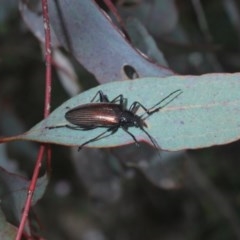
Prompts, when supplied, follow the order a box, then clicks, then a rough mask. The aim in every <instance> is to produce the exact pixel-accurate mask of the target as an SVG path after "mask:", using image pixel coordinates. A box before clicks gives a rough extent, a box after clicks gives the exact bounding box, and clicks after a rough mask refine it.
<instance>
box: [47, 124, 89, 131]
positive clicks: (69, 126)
mask: <svg viewBox="0 0 240 240" xmlns="http://www.w3.org/2000/svg"><path fill="white" fill-rule="evenodd" d="M64 127H66V128H70V129H74V130H84V129H83V128H80V127H79V126H72V125H68V124H65V125H56V126H50V127H46V128H47V129H54V128H64ZM90 129H93V128H90ZM86 130H89V129H86Z"/></svg>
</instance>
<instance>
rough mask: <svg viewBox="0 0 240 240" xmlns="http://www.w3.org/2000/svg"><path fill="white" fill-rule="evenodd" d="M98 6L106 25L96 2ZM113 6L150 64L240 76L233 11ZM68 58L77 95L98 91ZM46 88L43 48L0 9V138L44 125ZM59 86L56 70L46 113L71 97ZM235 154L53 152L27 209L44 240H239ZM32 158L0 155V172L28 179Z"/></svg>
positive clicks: (239, 27) (5, 3)
mask: <svg viewBox="0 0 240 240" xmlns="http://www.w3.org/2000/svg"><path fill="white" fill-rule="evenodd" d="M97 3H98V4H99V6H100V7H101V8H102V9H104V10H105V11H106V12H108V14H109V15H110V16H112V14H111V13H110V12H109V9H108V8H107V7H106V5H105V4H104V3H103V1H100V0H98V1H97ZM114 4H115V6H116V7H117V9H118V11H119V14H120V16H121V17H122V20H123V22H124V27H125V30H126V32H127V33H128V36H129V38H130V39H131V42H132V45H133V46H135V47H137V48H138V49H140V50H141V51H142V52H144V53H145V54H146V55H147V56H149V57H150V58H151V59H152V60H153V61H155V62H160V63H161V64H163V65H165V66H169V68H170V69H171V70H173V71H174V72H176V73H179V74H185V75H188V74H194V75H200V74H203V73H210V72H239V69H240V54H239V52H240V44H239V43H240V2H239V1H237V0H181V1H180V0H175V1H174V0H115V1H114ZM113 19H114V18H113ZM130 20H131V21H130ZM97 34H98V33H97V32H96V35H97ZM65 54H66V53H65ZM67 57H68V58H69V59H70V62H71V66H72V67H73V69H74V71H76V73H77V75H76V76H77V79H78V81H77V83H75V84H76V86H77V88H79V89H82V90H83V89H87V88H89V87H91V86H95V85H96V84H97V81H96V80H95V79H94V77H93V75H91V74H90V73H88V72H87V71H86V70H85V69H84V67H83V66H81V65H80V64H79V63H77V62H76V60H74V59H73V58H72V57H71V56H69V55H67ZM44 78H45V62H44V58H43V53H42V46H41V44H40V43H39V42H38V40H37V39H36V38H35V37H34V36H33V34H32V33H31V32H30V31H29V30H28V27H27V26H26V25H25V23H24V22H23V20H22V18H21V15H20V13H19V11H18V3H17V2H16V1H14V0H11V1H9V0H2V1H1V8H0V135H14V134H17V133H22V132H24V131H26V130H28V129H29V128H31V127H32V126H33V125H35V124H36V123H37V122H39V121H40V120H41V119H42V118H43V103H44V84H45V81H44ZM60 78H61V75H59V73H58V72H57V71H56V68H55V70H54V73H53V94H52V108H53V109H54V108H55V107H57V106H58V105H60V104H61V103H62V102H63V101H65V100H66V99H68V98H69V95H70V94H69V92H68V91H67V90H66V86H65V85H64V84H63V83H62V81H63V80H62V79H60ZM86 79H87V80H86ZM59 80H60V81H59ZM64 81H65V82H68V81H69V80H64ZM67 84H68V83H67ZM229 94H231V93H229ZM216 124H218V123H217V122H216ZM239 147H240V145H239V142H236V143H232V144H229V145H226V146H218V147H211V148H208V149H199V150H186V151H183V152H177V153H161V159H159V157H158V154H156V151H154V150H153V149H152V148H151V147H150V146H147V145H144V144H143V145H142V147H141V148H139V149H138V148H136V146H135V145H132V146H124V147H119V148H116V149H83V150H81V151H80V152H77V149H76V148H67V147H63V146H52V149H53V157H52V175H51V178H50V182H49V184H48V187H47V189H46V192H45V194H44V197H43V198H42V199H40V200H39V202H38V203H37V205H35V206H34V209H33V211H34V213H35V214H33V216H34V217H33V219H35V221H36V216H37V221H38V222H39V223H40V226H41V227H40V228H39V227H37V228H36V232H37V233H39V234H40V235H43V236H45V237H46V238H47V239H51V240H52V239H58V240H60V239H83V240H120V239H121V240H134V239H137V240H145V239H148V240H157V239H161V240H170V239H185V240H186V239H189V240H191V239H194V240H195V239H205V240H207V239H211V240H212V239H218V240H219V239H240V194H239V187H240V177H239V176H240V174H239V173H240V170H239V169H240V168H239V167H240V163H239V157H240V150H239ZM37 149H38V144H35V143H29V142H16V143H10V144H7V145H1V147H0V158H1V159H0V161H1V166H2V167H4V168H5V169H8V170H9V171H14V172H18V173H19V172H21V173H22V174H24V175H26V176H28V177H30V176H31V173H32V169H33V166H34V160H35V158H36V153H37ZM43 173H44V167H43V171H42V174H43ZM35 221H34V222H35Z"/></svg>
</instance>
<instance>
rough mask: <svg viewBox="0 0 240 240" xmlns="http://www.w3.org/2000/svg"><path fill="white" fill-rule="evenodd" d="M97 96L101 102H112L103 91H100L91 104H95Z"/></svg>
mask: <svg viewBox="0 0 240 240" xmlns="http://www.w3.org/2000/svg"><path fill="white" fill-rule="evenodd" d="M97 96H99V102H110V101H109V99H108V97H107V95H105V94H104V93H103V92H102V91H101V90H99V91H98V92H97V93H96V95H95V96H94V97H93V99H92V100H91V102H94V100H95V99H96V97H97Z"/></svg>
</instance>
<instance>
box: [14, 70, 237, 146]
mask: <svg viewBox="0 0 240 240" xmlns="http://www.w3.org/2000/svg"><path fill="white" fill-rule="evenodd" d="M100 89H101V90H102V91H103V92H104V93H105V94H107V95H108V97H109V99H110V100H111V99H113V98H114V97H116V96H118V95H119V94H123V95H124V97H125V98H127V99H128V107H129V106H130V105H131V103H132V102H134V101H139V102H141V103H142V104H143V105H144V106H145V107H147V108H149V107H151V106H153V105H154V104H156V103H157V102H159V101H160V100H161V99H163V98H164V97H166V96H167V95H168V94H170V93H171V92H173V91H175V90H177V89H181V90H182V91H183V93H182V94H181V95H180V96H179V97H177V98H176V99H174V100H173V101H172V102H171V103H170V104H168V105H167V106H166V107H164V108H163V109H162V110H161V111H159V112H157V113H155V114H153V115H152V116H150V117H149V118H148V119H146V123H147V126H148V128H146V130H147V131H148V132H149V134H150V135H152V136H153V137H154V138H155V139H156V141H157V142H158V144H159V146H160V147H161V148H162V149H164V150H169V151H175V150H181V149H189V148H191V149H194V148H203V147H209V146H212V145H218V144H226V143H229V142H232V141H235V140H237V139H239V136H240V114H239V112H240V91H239V90H240V74H239V73H236V74H206V75H202V76H171V77H166V78H142V79H136V80H132V81H121V82H113V83H108V84H105V85H101V86H98V87H96V88H93V89H91V90H89V91H86V92H84V93H82V94H80V95H77V96H76V97H74V98H71V99H70V100H68V101H66V102H65V103H63V104H62V105H61V106H60V107H59V108H57V109H56V110H55V111H54V112H53V113H52V114H51V115H50V116H49V117H48V118H47V119H45V120H43V121H41V122H40V123H39V124H37V125H36V126H35V127H33V128H32V129H31V130H30V131H28V132H27V133H25V134H24V135H21V136H18V137H17V138H15V140H16V139H25V140H34V141H39V142H47V143H56V144H63V145H71V146H79V145H81V144H82V143H84V142H85V141H87V140H89V139H91V138H94V137H96V136H97V135H98V134H100V133H101V132H103V131H104V129H103V128H98V129H94V130H88V131H82V130H73V129H69V128H56V129H48V128H46V127H51V126H58V125H64V124H67V120H66V119H65V117H64V115H65V113H66V111H68V109H67V108H73V107H76V106H78V105H81V104H84V103H89V102H90V100H91V99H92V98H93V96H94V95H95V94H96V92H97V91H98V90H100ZM141 112H142V110H141V109H139V111H138V112H137V114H141ZM129 131H130V132H131V133H133V134H134V135H135V136H136V137H137V139H139V140H144V141H147V142H149V139H148V137H147V136H146V135H145V133H144V132H142V131H141V130H140V129H139V128H135V127H130V128H129ZM130 142H133V140H132V138H131V137H130V136H129V135H128V134H127V133H126V132H124V131H123V130H122V129H119V130H118V131H117V132H116V133H114V134H112V135H111V136H109V137H106V138H103V139H101V140H99V141H96V142H92V143H91V144H89V146H91V147H113V146H118V145H122V144H128V143H130Z"/></svg>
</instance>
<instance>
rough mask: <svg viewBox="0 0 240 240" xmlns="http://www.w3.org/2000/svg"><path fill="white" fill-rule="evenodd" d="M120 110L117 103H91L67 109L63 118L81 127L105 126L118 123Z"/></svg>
mask: <svg viewBox="0 0 240 240" xmlns="http://www.w3.org/2000/svg"><path fill="white" fill-rule="evenodd" d="M121 112H122V109H121V106H120V105H117V104H112V103H91V104H84V105H81V106H79V107H76V108H73V109H71V110H69V111H68V112H66V114H65V118H66V119H67V120H68V121H69V122H70V123H72V124H74V125H77V126H79V127H81V128H96V127H106V128H107V127H112V126H116V125H118V123H119V116H120V114H121Z"/></svg>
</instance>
